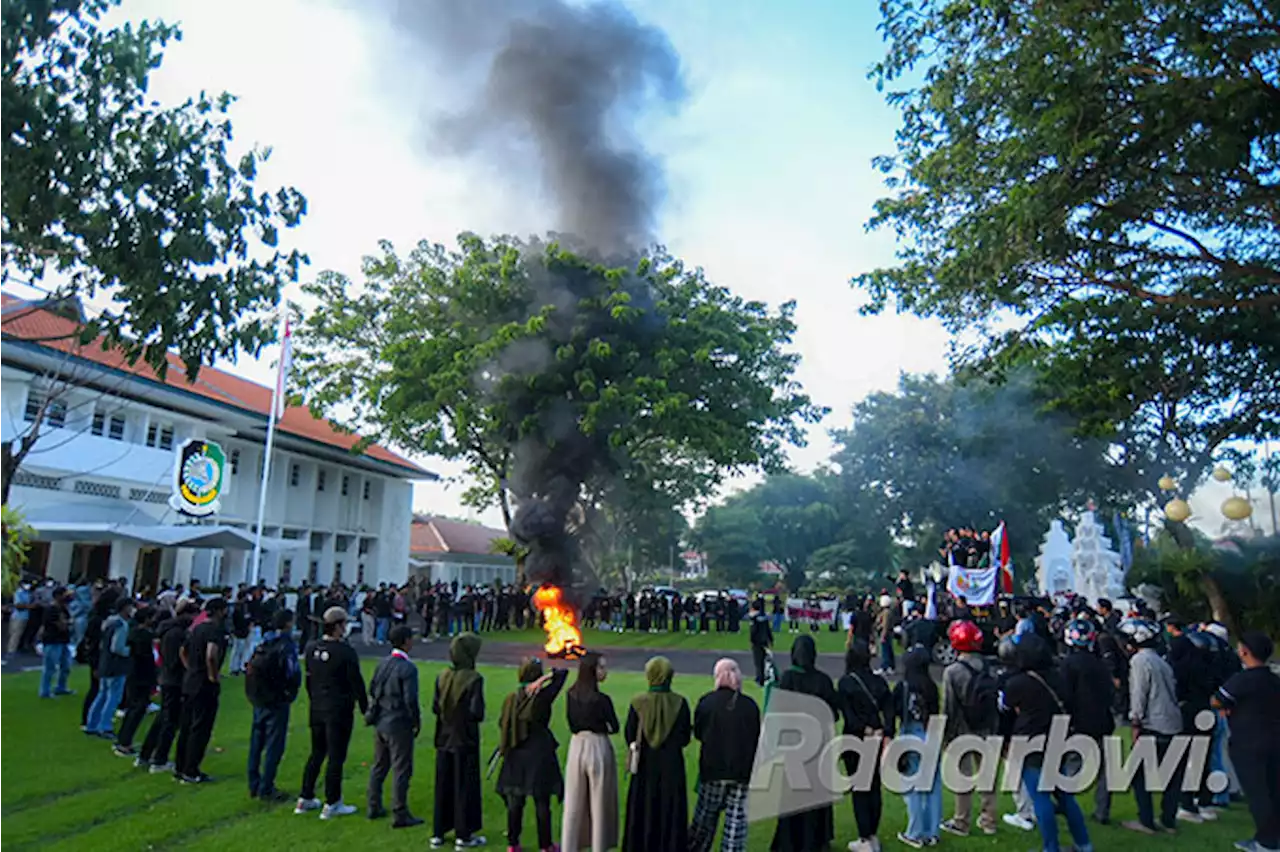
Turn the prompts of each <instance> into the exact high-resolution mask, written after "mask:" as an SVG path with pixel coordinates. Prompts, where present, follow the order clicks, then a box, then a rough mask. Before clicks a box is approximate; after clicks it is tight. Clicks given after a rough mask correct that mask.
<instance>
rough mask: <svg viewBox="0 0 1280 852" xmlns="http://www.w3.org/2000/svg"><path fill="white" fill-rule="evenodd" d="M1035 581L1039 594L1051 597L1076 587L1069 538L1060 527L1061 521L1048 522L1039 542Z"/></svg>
mask: <svg viewBox="0 0 1280 852" xmlns="http://www.w3.org/2000/svg"><path fill="white" fill-rule="evenodd" d="M1036 581H1037V584H1038V585H1039V588H1040V594H1041V595H1044V596H1046V597H1053V596H1054V595H1056V594H1060V593H1062V592H1070V591H1072V590H1074V589H1075V587H1076V572H1075V568H1074V566H1073V564H1072V561H1071V539H1070V538H1068V537H1067V531H1066V530H1065V529H1063V527H1062V521H1054V522H1053V523H1051V524H1049V532H1047V533H1045V536H1044V541H1042V542H1041V543H1040V555H1039V556H1037V557H1036Z"/></svg>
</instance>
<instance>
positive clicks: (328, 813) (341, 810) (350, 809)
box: [320, 802, 356, 819]
mask: <svg viewBox="0 0 1280 852" xmlns="http://www.w3.org/2000/svg"><path fill="white" fill-rule="evenodd" d="M355 812H356V806H355V805H344V804H342V802H338V803H337V804H335V805H325V806H324V810H322V811H320V819H333V818H334V817H340V816H351V815H352V814H353V813H355Z"/></svg>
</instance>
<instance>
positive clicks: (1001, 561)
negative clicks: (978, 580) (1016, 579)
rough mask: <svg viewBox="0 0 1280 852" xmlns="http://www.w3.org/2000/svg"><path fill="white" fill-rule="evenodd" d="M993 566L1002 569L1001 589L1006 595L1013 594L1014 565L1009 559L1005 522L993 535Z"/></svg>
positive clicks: (1001, 523)
mask: <svg viewBox="0 0 1280 852" xmlns="http://www.w3.org/2000/svg"><path fill="white" fill-rule="evenodd" d="M991 564H993V565H995V566H996V567H998V568H999V569H1000V589H1001V591H1003V592H1004V593H1005V594H1006V595H1011V594H1013V563H1012V561H1011V560H1010V559H1009V535H1008V533H1007V531H1006V530H1005V526H1004V521H1001V522H1000V526H998V527H996V531H995V532H993V533H992V534H991Z"/></svg>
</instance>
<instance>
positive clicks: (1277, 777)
mask: <svg viewBox="0 0 1280 852" xmlns="http://www.w3.org/2000/svg"><path fill="white" fill-rule="evenodd" d="M1230 751H1231V764H1232V766H1234V767H1235V770H1236V777H1237V778H1239V779H1240V789H1241V790H1242V791H1243V792H1244V797H1245V800H1246V801H1247V802H1248V803H1249V813H1250V815H1251V816H1252V817H1253V825H1254V835H1253V840H1254V843H1256V844H1257V845H1258V846H1260V847H1263V848H1265V849H1280V743H1277V742H1276V741H1275V740H1269V741H1267V742H1240V743H1237V742H1236V740H1235V739H1234V738H1233V739H1232V740H1231V746H1230Z"/></svg>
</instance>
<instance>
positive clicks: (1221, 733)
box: [46, 651, 1231, 806]
mask: <svg viewBox="0 0 1280 852" xmlns="http://www.w3.org/2000/svg"><path fill="white" fill-rule="evenodd" d="M46 653H48V652H47V651H46ZM1216 715H1217V723H1216V725H1215V727H1214V729H1213V745H1211V746H1210V747H1209V771H1210V772H1222V773H1224V774H1225V773H1226V771H1227V717H1226V716H1224V715H1222V714H1221V713H1217V714H1216ZM1230 802H1231V793H1230V792H1228V791H1227V790H1223V791H1222V792H1221V793H1214V794H1213V803H1214V804H1215V805H1219V806H1224V805H1227V804H1229V803H1230Z"/></svg>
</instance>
